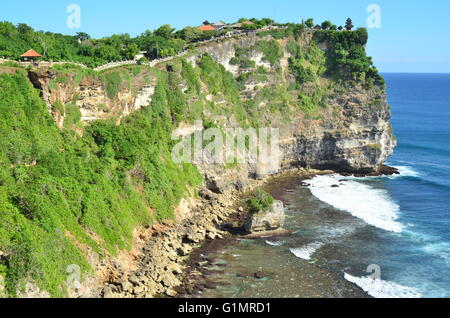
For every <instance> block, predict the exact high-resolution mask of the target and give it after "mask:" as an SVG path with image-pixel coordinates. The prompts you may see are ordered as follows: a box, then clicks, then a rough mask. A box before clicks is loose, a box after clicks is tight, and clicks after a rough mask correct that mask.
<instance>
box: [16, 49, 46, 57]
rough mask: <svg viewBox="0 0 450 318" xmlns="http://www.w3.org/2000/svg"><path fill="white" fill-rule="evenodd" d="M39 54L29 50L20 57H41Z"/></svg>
mask: <svg viewBox="0 0 450 318" xmlns="http://www.w3.org/2000/svg"><path fill="white" fill-rule="evenodd" d="M41 56H42V55H40V54H39V53H37V52H36V51H35V50H29V51H28V52H26V53H24V54H22V55H21V56H20V57H41Z"/></svg>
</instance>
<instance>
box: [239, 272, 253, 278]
mask: <svg viewBox="0 0 450 318" xmlns="http://www.w3.org/2000/svg"><path fill="white" fill-rule="evenodd" d="M236 276H237V277H239V278H247V277H248V276H250V275H249V274H245V273H239V274H236Z"/></svg>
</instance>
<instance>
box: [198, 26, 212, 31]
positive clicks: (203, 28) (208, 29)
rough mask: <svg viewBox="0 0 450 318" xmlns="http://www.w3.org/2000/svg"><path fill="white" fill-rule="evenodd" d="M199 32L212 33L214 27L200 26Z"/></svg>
mask: <svg viewBox="0 0 450 318" xmlns="http://www.w3.org/2000/svg"><path fill="white" fill-rule="evenodd" d="M198 29H199V30H200V31H214V30H215V29H214V27H213V26H212V25H202V26H200V27H198Z"/></svg>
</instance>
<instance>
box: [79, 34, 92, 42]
mask: <svg viewBox="0 0 450 318" xmlns="http://www.w3.org/2000/svg"><path fill="white" fill-rule="evenodd" d="M76 37H77V39H78V40H80V41H86V40H89V39H90V38H91V36H90V35H89V34H87V33H85V32H77V35H76Z"/></svg>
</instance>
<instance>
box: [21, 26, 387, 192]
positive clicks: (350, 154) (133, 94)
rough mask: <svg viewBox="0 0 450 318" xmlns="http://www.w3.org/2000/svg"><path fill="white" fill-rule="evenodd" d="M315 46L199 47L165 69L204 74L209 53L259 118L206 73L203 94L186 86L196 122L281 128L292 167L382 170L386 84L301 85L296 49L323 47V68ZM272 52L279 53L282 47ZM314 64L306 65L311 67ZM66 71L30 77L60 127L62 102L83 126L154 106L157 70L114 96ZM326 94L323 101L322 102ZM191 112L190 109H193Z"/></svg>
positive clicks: (91, 79)
mask: <svg viewBox="0 0 450 318" xmlns="http://www.w3.org/2000/svg"><path fill="white" fill-rule="evenodd" d="M274 41H275V42H276V43H277V44H276V45H279V47H280V49H281V51H280V52H276V53H275V54H272V55H273V56H269V57H268V56H267V55H269V54H271V52H270V51H268V50H267V48H264V46H263V45H261V43H271V42H274ZM313 42H314V41H313V39H312V34H311V33H305V34H303V35H302V36H301V37H300V38H297V39H293V38H283V39H278V40H273V39H272V37H271V36H270V35H266V36H264V37H258V36H257V35H251V36H244V37H239V38H233V39H227V40H221V41H217V42H212V43H208V44H206V45H204V46H199V47H197V48H196V49H195V50H194V51H191V52H190V53H188V54H187V55H186V56H183V57H181V58H177V59H175V60H174V61H171V62H166V63H161V64H160V65H157V68H159V69H161V70H163V71H165V72H169V73H170V72H172V73H177V74H178V75H179V73H181V72H180V71H179V70H177V69H176V67H175V70H174V67H173V66H174V65H178V66H179V63H180V60H183V59H184V60H185V61H187V62H188V63H189V64H191V65H192V67H193V68H194V71H197V72H201V71H200V70H199V69H200V68H201V64H202V61H201V60H202V56H204V55H205V54H207V55H209V56H210V57H211V58H212V59H214V61H216V62H217V63H218V64H220V65H222V66H223V67H224V69H225V70H226V71H228V72H230V73H231V74H232V75H233V77H234V78H235V79H237V81H238V84H239V85H240V88H239V101H238V103H241V104H244V105H245V107H246V109H245V110H244V111H245V112H247V113H252V118H251V119H249V116H245V119H244V121H242V120H240V119H238V118H236V117H237V113H236V112H235V111H231V112H230V111H228V110H231V109H233V108H234V107H235V105H232V104H233V102H234V103H236V101H235V100H234V101H233V100H232V99H231V98H229V96H226V94H225V93H224V92H223V91H217V92H216V91H214V89H211V87H208V83H205V80H204V78H202V76H200V83H201V90H200V91H198V92H196V93H195V94H192V93H191V94H190V93H189V92H188V86H189V83H188V81H187V79H186V78H182V79H181V81H180V83H179V86H180V87H181V89H182V90H183V92H184V94H185V95H186V98H187V99H188V104H189V105H190V106H189V107H191V106H192V105H194V104H195V105H196V106H198V105H201V107H203V109H202V110H201V111H200V112H199V113H197V114H195V115H196V116H197V117H198V118H196V119H207V120H209V121H211V122H214V123H215V124H217V125H218V126H219V127H237V126H240V125H242V124H244V125H246V126H248V124H249V121H252V123H256V124H257V125H258V126H270V127H274V128H280V133H281V154H282V163H283V166H285V167H286V166H291V165H297V166H304V167H306V166H309V167H313V168H326V169H328V168H330V169H335V170H340V171H351V172H364V173H365V172H372V171H376V170H377V168H378V167H379V166H380V165H382V164H383V163H384V161H385V160H386V159H387V158H388V157H389V156H390V155H391V154H392V152H393V149H394V147H395V145H396V141H395V138H394V136H393V133H392V129H391V126H390V124H389V120H390V111H389V107H388V105H387V100H386V95H385V92H384V89H383V88H380V87H379V86H372V87H366V86H365V85H363V84H361V83H358V82H357V81H355V82H352V83H351V84H348V85H347V84H346V83H343V82H340V83H336V82H334V81H331V80H329V79H327V78H326V76H320V75H319V76H317V77H316V78H315V79H314V80H312V81H309V82H308V83H302V84H301V85H300V86H298V87H294V84H295V82H296V78H295V74H293V71H292V68H291V67H290V63H291V61H290V58H291V57H292V56H293V52H292V47H293V46H295V47H296V48H297V50H303V51H304V52H306V53H307V52H308V50H311V47H312V46H316V47H314V49H318V48H320V51H321V52H315V53H314V54H316V55H317V56H316V57H314V58H315V59H317V60H318V62H317V63H323V59H324V56H325V55H326V53H327V50H329V49H330V48H329V45H328V43H326V42H323V43H318V45H315V44H314V43H313ZM290 47H291V49H290ZM270 49H272V50H277V47H271V48H270ZM306 53H305V54H306ZM321 55H323V56H321ZM321 59H322V60H321ZM305 60H306V59H305ZM313 62H314V61H308V60H306V62H305V63H306V64H308V63H313ZM169 66H170V67H169ZM313 68H314V66H313ZM120 72H122V73H123V72H126V73H127V74H128V73H129V70H127V69H120V68H119V73H120ZM60 74H61V72H58V71H53V70H50V71H47V72H30V73H29V77H30V80H31V81H32V82H33V84H34V85H35V87H37V88H39V89H40V90H41V95H42V97H43V99H44V100H45V101H46V103H47V104H48V106H49V109H50V110H51V112H52V114H53V115H54V116H55V118H56V120H57V122H58V124H59V126H60V127H62V126H63V124H64V115H62V114H61V111H58V110H55V107H54V105H55V104H56V103H57V102H58V101H59V102H61V103H62V104H63V105H67V104H69V103H75V104H76V106H77V107H79V109H80V112H81V118H80V120H81V122H90V121H93V120H97V119H108V118H114V119H116V120H117V122H118V123H119V122H120V118H122V117H124V116H126V115H128V114H130V113H131V112H133V111H136V110H138V109H140V108H142V107H144V106H147V105H148V104H149V103H150V101H151V96H152V95H153V93H154V89H155V86H156V78H155V76H153V72H149V71H147V70H145V68H144V70H142V71H139V72H138V73H136V74H134V76H133V75H132V76H131V77H132V80H131V82H132V83H131V85H130V84H128V86H127V85H124V84H123V83H122V84H121V85H120V88H119V89H118V92H117V94H116V95H115V96H114V97H111V96H108V93H107V85H108V84H107V83H106V81H105V80H104V78H105V75H102V76H84V77H83V78H82V80H79V79H78V81H77V79H76V74H72V75H70V76H68V79H66V80H64V81H61V80H59V81H58V80H57V79H58V78H60ZM180 77H182V76H180ZM55 80H56V81H55ZM213 80H214V79H213ZM217 80H219V79H217ZM52 81H53V83H52ZM55 82H56V83H55ZM318 92H319V93H320V96H318V98H317V95H318ZM302 95H304V96H307V97H308V98H309V99H310V103H312V104H316V105H313V106H314V109H313V110H310V109H308V108H307V109H306V110H305V109H304V108H302V105H300V104H301V102H302V101H301V99H302ZM299 105H300V107H298V106H299ZM308 107H309V105H308ZM251 108H253V109H251ZM227 109H228V110H227ZM186 111H187V112H189V109H187V110H186ZM255 113H256V114H255ZM195 115H193V116H192V117H194V116H195ZM228 115H230V116H228ZM247 115H248V114H247ZM192 117H191V118H192ZM200 129H201V127H200ZM178 130H181V131H183V130H186V131H188V132H189V133H185V134H181V135H184V136H186V135H189V134H190V133H193V132H194V131H196V130H198V129H196V128H195V125H194V124H193V120H191V121H188V122H183V123H182V124H181V125H180V127H179V129H178ZM202 169H203V170H204V171H205V173H206V177H207V179H208V173H207V172H208V171H209V172H211V173H210V174H211V175H213V176H212V178H213V179H214V178H215V177H217V176H218V175H226V174H230V173H231V174H236V173H233V172H230V171H225V173H224V171H223V169H220V168H219V170H222V171H221V172H218V171H217V167H208V166H203V167H202ZM257 170H258V167H255V166H246V167H241V169H240V173H239V175H240V177H239V178H241V179H242V175H243V174H244V175H245V174H248V175H255V174H257ZM228 179H229V178H228ZM244 179H245V178H244ZM218 182H219V183H220V181H218ZM224 182H225V183H226V181H223V182H222V183H224ZM213 183H215V181H213ZM213 188H214V186H213ZM216 190H217V189H216Z"/></svg>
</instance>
